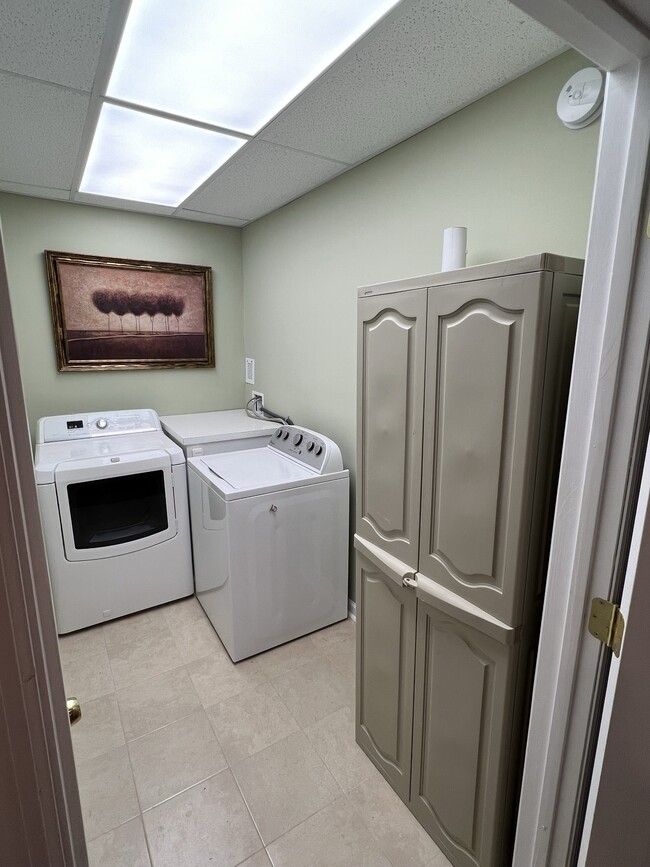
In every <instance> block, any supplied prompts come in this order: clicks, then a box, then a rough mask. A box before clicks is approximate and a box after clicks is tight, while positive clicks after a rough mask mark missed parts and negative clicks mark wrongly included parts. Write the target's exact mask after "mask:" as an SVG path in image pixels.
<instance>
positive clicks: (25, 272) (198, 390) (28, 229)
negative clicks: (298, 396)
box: [0, 194, 244, 433]
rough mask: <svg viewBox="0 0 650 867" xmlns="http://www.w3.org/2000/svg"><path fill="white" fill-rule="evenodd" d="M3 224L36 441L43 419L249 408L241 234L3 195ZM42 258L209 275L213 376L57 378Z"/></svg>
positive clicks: (192, 372) (189, 372)
mask: <svg viewBox="0 0 650 867" xmlns="http://www.w3.org/2000/svg"><path fill="white" fill-rule="evenodd" d="M0 218H1V220H2V230H3V235H4V242H5V253H6V256H7V265H8V271H9V287H10V293H11V306H12V312H13V317H14V325H15V329H16V337H17V341H18V352H19V358H20V368H21V374H22V380H23V388H24V391H25V398H26V403H27V409H28V414H29V419H30V426H31V429H32V433H34V432H35V423H36V420H37V419H38V418H40V416H43V415H58V414H62V413H68V412H83V411H85V410H98V409H130V408H135V407H144V406H147V407H149V406H150V407H153V408H154V409H155V410H157V411H158V412H159V413H160V414H161V415H163V414H165V413H180V412H198V411H203V410H212V409H230V408H233V407H240V406H242V400H243V390H242V389H243V380H244V376H243V371H244V341H243V313H242V274H241V230H240V229H233V228H230V227H226V226H212V225H208V224H205V223H194V222H188V221H185V220H170V219H168V218H164V217H158V216H148V215H143V214H135V213H125V212H123V211H114V210H108V209H104V208H91V207H88V206H83V205H73V204H70V203H64V202H54V201H44V200H42V199H32V198H26V197H22V196H13V195H5V194H0ZM44 250H59V251H63V252H68V253H88V254H94V255H99V256H123V257H125V258H127V259H146V260H153V261H160V262H179V263H183V264H191V265H209V266H211V267H212V269H213V275H212V279H213V293H214V311H215V348H216V367H215V368H213V369H211V368H204V369H198V368H197V369H191V368H190V369H186V370H143V371H139V370H125V371H104V372H97V373H95V372H81V371H79V372H65V373H59V372H58V370H57V364H56V354H55V349H54V336H53V330H52V317H51V314H50V305H49V294H48V288H47V280H46V273H45V262H44V256H43V251H44Z"/></svg>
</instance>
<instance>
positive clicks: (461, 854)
mask: <svg viewBox="0 0 650 867" xmlns="http://www.w3.org/2000/svg"><path fill="white" fill-rule="evenodd" d="M518 652H519V650H518V645H517V644H515V645H511V646H510V647H508V646H506V645H504V644H501V643H500V642H498V641H497V640H495V639H494V638H491V637H489V636H487V635H485V634H483V633H482V632H480V631H479V630H478V629H475V628H473V627H471V626H468V625H466V624H464V623H461V622H460V621H458V620H456V619H455V618H453V617H451V616H449V615H448V614H445V613H443V612H442V611H439V610H437V609H436V608H434V607H433V606H431V605H428V604H426V603H424V602H423V601H422V600H421V599H420V600H418V616H417V651H416V680H415V711H414V714H415V715H414V723H413V777H412V786H411V803H410V805H409V806H410V808H411V810H412V812H413V814H414V815H415V816H416V818H417V819H418V820H419V821H420V823H421V824H422V825H423V826H424V828H425V829H426V830H427V831H428V833H429V834H430V835H431V836H432V837H433V839H434V840H435V841H436V843H437V844H438V846H440V848H441V849H442V850H443V852H445V854H446V855H447V857H448V858H449V859H450V860H451V862H452V864H454V865H455V867H503V865H505V864H506V863H508V860H507V857H506V855H507V852H506V848H507V847H508V846H509V845H510V842H511V841H510V840H509V839H507V840H506V839H504V837H505V834H504V827H505V824H506V819H507V818H508V817H509V810H508V806H509V805H508V804H507V800H508V794H509V793H508V770H509V768H508V761H509V752H510V750H509V747H510V740H511V732H512V723H513V704H514V702H513V699H514V683H515V670H516V664H517V660H518Z"/></svg>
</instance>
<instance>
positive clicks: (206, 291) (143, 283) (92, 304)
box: [45, 250, 214, 371]
mask: <svg viewBox="0 0 650 867" xmlns="http://www.w3.org/2000/svg"><path fill="white" fill-rule="evenodd" d="M45 262H46V266H47V280H48V286H49V290H50V305H51V308H52V320H53V324H54V342H55V344H56V357H57V362H58V366H59V370H62V371H65V370H128V369H134V368H170V367H174V368H179V367H214V329H213V313H212V269H211V268H208V267H205V266H203V265H174V264H171V263H169V262H145V261H140V260H137V259H112V258H109V257H106V256H84V255H80V254H76V253H57V252H53V251H52V250H46V251H45Z"/></svg>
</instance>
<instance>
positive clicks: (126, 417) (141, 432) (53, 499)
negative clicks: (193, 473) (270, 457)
mask: <svg viewBox="0 0 650 867" xmlns="http://www.w3.org/2000/svg"><path fill="white" fill-rule="evenodd" d="M34 463H35V475H36V486H37V493H38V502H39V508H40V513H41V521H42V524H43V534H44V538H45V548H46V553H47V560H48V567H49V572H50V583H51V585H52V597H53V600H54V611H55V614H56V623H57V630H58V632H59V634H60V635H61V634H64V633H66V632H72V631H74V630H77V629H82V628H84V627H85V626H92V625H93V624H95V623H102V622H104V621H106V620H111V619H113V618H115V617H121V616H122V615H124V614H130V613H132V612H134V611H140V610H141V609H144V608H151V607H153V606H154V605H160V604H161V603H163V602H169V601H171V600H172V599H179V598H180V597H182V596H189V595H191V594H192V591H193V581H192V552H191V543H190V528H189V512H188V503H187V483H186V468H185V457H184V455H183V452H182V450H181V449H180V448H179V447H178V446H177V445H176V444H175V443H173V442H172V441H171V440H170V439H169V438H168V437H166V436H165V435H164V434H163V433H162V431H161V429H160V421H159V420H158V416H157V414H156V413H155V411H154V410H152V409H139V410H118V411H111V412H102V413H75V414H71V415H68V416H49V417H47V418H42V419H40V420H39V423H38V437H37V443H36V453H35V461H34Z"/></svg>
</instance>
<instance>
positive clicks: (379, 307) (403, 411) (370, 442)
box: [356, 289, 427, 569]
mask: <svg viewBox="0 0 650 867" xmlns="http://www.w3.org/2000/svg"><path fill="white" fill-rule="evenodd" d="M426 304H427V296H426V289H415V290H411V291H408V292H397V293H394V294H390V295H379V296H373V297H369V298H361V299H360V300H359V323H358V344H357V345H358V375H359V382H358V397H357V405H358V415H357V431H358V433H357V442H358V460H357V472H358V481H357V514H356V532H357V533H358V534H359V535H360V536H362V537H363V538H364V539H367V540H368V541H369V542H372V543H374V544H375V545H379V546H380V547H381V548H383V549H384V550H385V551H387V552H388V553H390V554H392V555H393V556H394V557H397V558H398V559H399V560H401V561H403V562H404V563H406V564H408V565H409V566H411V567H412V568H413V569H417V561H418V538H419V529H420V526H419V511H420V482H421V473H422V465H421V461H422V416H423V395H424V351H425V337H426V333H425V331H426Z"/></svg>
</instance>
